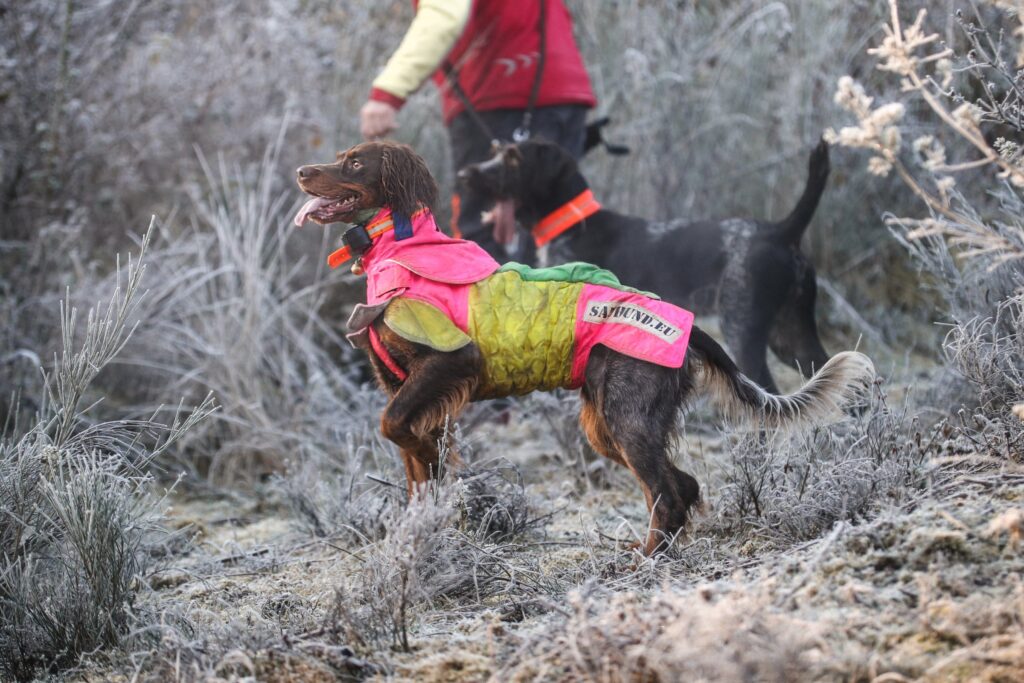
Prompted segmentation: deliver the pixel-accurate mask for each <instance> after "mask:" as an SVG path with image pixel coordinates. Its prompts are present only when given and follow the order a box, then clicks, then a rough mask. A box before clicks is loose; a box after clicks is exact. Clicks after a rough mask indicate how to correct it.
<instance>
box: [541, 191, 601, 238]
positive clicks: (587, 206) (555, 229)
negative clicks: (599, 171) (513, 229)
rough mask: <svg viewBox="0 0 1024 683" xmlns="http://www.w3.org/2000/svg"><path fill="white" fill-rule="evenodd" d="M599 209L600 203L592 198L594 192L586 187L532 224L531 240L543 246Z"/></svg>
mask: <svg viewBox="0 0 1024 683" xmlns="http://www.w3.org/2000/svg"><path fill="white" fill-rule="evenodd" d="M600 210H601V205H600V204H599V203H598V202H597V200H596V199H594V193H593V192H591V191H590V190H589V189H586V190H584V191H583V192H580V193H579V194H578V195H576V196H575V197H573V198H572V199H571V200H570V201H569V202H567V203H565V204H562V205H561V206H560V207H558V208H557V209H555V210H554V211H552V212H551V213H549V214H548V215H547V216H544V218H542V219H540V222H538V223H537V225H535V226H533V240H534V242H536V243H537V246H538V247H543V246H544V245H545V244H547V243H548V242H550V241H551V240H553V239H555V238H556V237H558V236H559V235H561V234H562V233H563V232H565V231H566V230H568V229H569V228H571V227H572V226H574V225H576V224H577V223H579V222H580V221H582V220H583V219H585V218H589V217H590V216H593V215H594V214H595V213H597V212H598V211H600Z"/></svg>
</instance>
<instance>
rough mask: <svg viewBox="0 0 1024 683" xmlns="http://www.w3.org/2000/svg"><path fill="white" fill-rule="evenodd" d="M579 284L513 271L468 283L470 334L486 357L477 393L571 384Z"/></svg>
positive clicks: (486, 395)
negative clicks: (534, 279)
mask: <svg viewBox="0 0 1024 683" xmlns="http://www.w3.org/2000/svg"><path fill="white" fill-rule="evenodd" d="M581 289H583V284H582V283H577V282H530V281H524V280H522V279H521V278H520V277H519V274H518V273H515V272H499V273H496V274H495V275H492V276H491V277H489V278H487V279H485V280H481V281H480V282H477V283H476V284H474V285H473V286H472V287H471V288H470V292H469V325H468V327H469V336H470V337H472V339H473V341H474V342H476V344H477V345H478V346H479V347H480V351H481V353H482V355H483V359H484V382H483V385H482V387H481V388H480V390H479V391H478V396H479V397H480V398H491V397H496V396H507V395H516V394H526V393H529V392H531V391H536V390H540V391H548V390H551V389H555V388H557V387H566V386H568V385H569V382H570V379H571V374H572V353H573V339H574V336H575V329H576V302H577V300H578V299H579V295H580V290H581Z"/></svg>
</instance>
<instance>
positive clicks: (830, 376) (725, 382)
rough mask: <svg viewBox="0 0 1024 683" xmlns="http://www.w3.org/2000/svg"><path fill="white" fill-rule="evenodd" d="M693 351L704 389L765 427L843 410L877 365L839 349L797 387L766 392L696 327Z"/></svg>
mask: <svg viewBox="0 0 1024 683" xmlns="http://www.w3.org/2000/svg"><path fill="white" fill-rule="evenodd" d="M689 351H690V353H691V356H690V359H688V360H694V361H696V362H697V363H699V364H700V368H701V379H702V384H703V389H704V390H705V391H706V392H708V393H709V394H710V395H711V400H712V402H714V403H715V404H716V405H717V407H718V408H719V409H720V410H722V411H723V412H724V413H726V415H727V416H728V417H730V418H733V419H736V418H739V419H741V420H745V421H750V422H756V423H759V424H763V425H764V426H766V427H772V428H778V427H788V426H798V425H800V424H802V423H813V422H822V421H824V420H828V419H832V418H835V417H837V416H838V415H840V414H841V412H842V410H843V408H844V407H845V406H846V405H847V404H848V403H849V402H850V401H851V400H853V399H854V398H856V397H857V396H859V395H861V394H863V393H864V392H866V391H867V388H868V387H869V386H870V384H871V382H873V381H874V378H875V366H874V365H873V364H872V363H871V360H870V359H869V358H868V357H867V356H865V355H864V354H862V353H858V352H856V351H845V352H843V353H837V354H836V355H834V356H832V358H831V359H829V361H828V362H827V363H825V365H823V366H822V367H821V369H820V370H818V371H817V372H816V373H815V374H814V376H813V377H811V378H810V379H809V380H807V382H806V383H805V384H804V385H803V386H802V387H801V388H800V389H799V390H798V391H796V392H794V393H792V394H788V395H785V396H781V395H776V394H772V393H769V392H767V391H765V390H764V389H762V388H761V387H760V386H759V385H758V384H757V383H756V382H754V381H753V380H751V379H749V378H748V377H747V376H745V375H744V374H743V373H741V372H740V371H739V368H737V367H736V364H735V363H734V362H733V360H732V359H731V358H730V357H729V355H728V354H727V353H726V352H725V350H724V349H723V348H722V347H721V346H720V345H719V344H718V342H716V341H715V340H714V339H712V338H711V337H710V336H709V335H708V334H707V333H706V332H704V331H703V330H701V329H700V328H697V327H694V328H693V330H692V332H691V334H690V349H689Z"/></svg>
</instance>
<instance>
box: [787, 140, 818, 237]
mask: <svg viewBox="0 0 1024 683" xmlns="http://www.w3.org/2000/svg"><path fill="white" fill-rule="evenodd" d="M830 168H831V166H830V164H829V160H828V143H827V142H825V141H824V140H822V141H821V142H819V143H818V146H817V147H815V148H814V149H813V150H812V151H811V157H810V159H809V160H808V162H807V185H806V186H805V187H804V193H803V194H802V195H800V201H798V202H797V203H796V206H795V207H794V208H793V211H792V212H791V213H790V214H789V215H788V216H786V217H785V218H784V219H782V220H781V221H779V222H778V223H776V224H775V226H774V229H775V234H776V235H777V236H778V239H779V241H780V242H782V243H784V244H799V242H800V238H801V237H803V235H804V231H805V230H806V229H807V225H808V224H809V223H810V222H811V217H812V216H814V211H815V209H817V208H818V201H819V200H820V199H821V194H822V192H824V191H825V185H826V183H827V182H828V174H829V170H830Z"/></svg>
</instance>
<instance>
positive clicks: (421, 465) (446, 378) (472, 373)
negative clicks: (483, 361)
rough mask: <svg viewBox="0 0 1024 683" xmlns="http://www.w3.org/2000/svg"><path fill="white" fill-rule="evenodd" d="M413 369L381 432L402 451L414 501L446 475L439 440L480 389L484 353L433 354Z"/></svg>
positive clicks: (385, 416)
mask: <svg viewBox="0 0 1024 683" xmlns="http://www.w3.org/2000/svg"><path fill="white" fill-rule="evenodd" d="M412 365H413V367H412V368H410V370H409V376H408V378H407V379H406V380H405V381H404V382H403V383H402V385H401V387H400V388H399V389H398V391H396V392H395V394H394V395H393V396H392V397H391V401H390V402H389V403H388V405H387V407H386V408H385V409H384V414H383V415H382V416H381V432H382V433H383V434H384V436H385V437H386V438H387V439H388V440H390V441H392V442H393V443H395V444H396V445H397V446H398V447H399V448H400V449H401V453H402V460H403V461H404V463H405V475H406V483H407V486H408V491H409V497H410V498H411V497H412V496H413V495H414V494H415V493H416V489H417V487H418V486H419V485H421V484H423V483H424V482H426V481H427V480H428V479H430V478H436V477H437V476H438V474H439V473H440V466H441V464H440V462H439V452H438V440H439V439H440V438H442V436H443V434H444V427H445V423H446V421H454V420H455V419H456V418H457V417H458V415H459V414H460V413H461V412H462V409H463V408H465V406H466V404H467V403H469V400H470V397H471V396H472V395H473V392H474V391H475V389H476V386H477V383H478V381H479V370H480V363H479V352H478V351H476V348H475V347H472V348H471V347H470V346H467V347H464V348H463V349H460V350H458V351H453V352H451V353H442V352H440V351H430V352H428V353H426V354H424V355H423V356H421V357H420V358H417V359H416V360H415V361H414V363H413V364H412ZM452 457H457V456H454V454H452Z"/></svg>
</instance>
